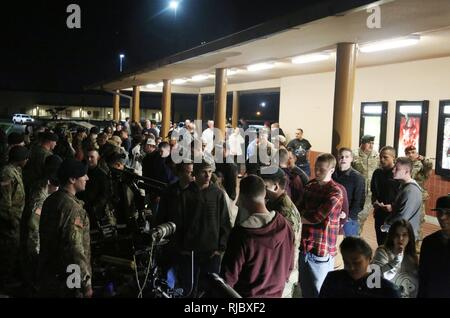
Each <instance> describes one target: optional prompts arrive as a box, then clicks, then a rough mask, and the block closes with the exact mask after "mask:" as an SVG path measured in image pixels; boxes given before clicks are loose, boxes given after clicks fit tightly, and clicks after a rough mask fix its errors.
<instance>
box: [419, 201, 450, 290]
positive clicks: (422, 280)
mask: <svg viewBox="0 0 450 318" xmlns="http://www.w3.org/2000/svg"><path fill="white" fill-rule="evenodd" d="M433 210H435V211H437V213H436V214H437V218H438V221H439V224H440V225H441V230H440V231H437V232H435V233H433V234H431V235H429V236H427V237H426V238H425V239H424V240H423V243H422V249H421V251H420V262H419V295H418V297H419V298H450V195H447V196H443V197H440V198H439V199H437V202H436V208H435V209H433Z"/></svg>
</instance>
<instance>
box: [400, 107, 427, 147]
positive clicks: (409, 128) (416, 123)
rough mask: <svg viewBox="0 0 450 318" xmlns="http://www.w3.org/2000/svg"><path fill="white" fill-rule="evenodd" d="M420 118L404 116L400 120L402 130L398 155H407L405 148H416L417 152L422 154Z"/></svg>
mask: <svg viewBox="0 0 450 318" xmlns="http://www.w3.org/2000/svg"><path fill="white" fill-rule="evenodd" d="M420 119H421V118H420V116H410V117H406V116H402V117H401V120H400V129H399V136H398V155H399V156H403V155H404V154H405V148H407V147H409V146H414V147H416V149H417V152H419V153H420V152H421V150H422V149H420V144H419V142H420Z"/></svg>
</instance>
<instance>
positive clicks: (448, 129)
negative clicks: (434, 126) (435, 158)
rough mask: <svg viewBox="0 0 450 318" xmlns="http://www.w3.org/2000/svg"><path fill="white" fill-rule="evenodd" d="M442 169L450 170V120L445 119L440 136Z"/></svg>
mask: <svg viewBox="0 0 450 318" xmlns="http://www.w3.org/2000/svg"><path fill="white" fill-rule="evenodd" d="M441 163H442V168H443V169H450V118H449V117H447V118H445V121H444V134H443V136H442V161H441Z"/></svg>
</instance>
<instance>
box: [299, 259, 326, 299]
mask: <svg viewBox="0 0 450 318" xmlns="http://www.w3.org/2000/svg"><path fill="white" fill-rule="evenodd" d="M298 263H299V264H298V265H299V267H298V270H299V280H300V288H301V290H302V296H303V297H304V298H317V297H318V296H319V292H320V288H321V287H322V284H323V281H324V280H325V278H326V277H327V275H328V272H331V271H332V270H333V269H334V257H333V256H331V255H327V256H316V255H314V254H313V253H304V252H300V256H299V259H298Z"/></svg>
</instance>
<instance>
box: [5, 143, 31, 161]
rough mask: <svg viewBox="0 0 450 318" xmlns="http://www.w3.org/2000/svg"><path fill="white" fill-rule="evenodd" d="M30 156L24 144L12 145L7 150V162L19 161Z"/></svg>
mask: <svg viewBox="0 0 450 318" xmlns="http://www.w3.org/2000/svg"><path fill="white" fill-rule="evenodd" d="M29 157H30V151H29V150H28V149H27V147H24V146H14V147H12V148H11V149H10V150H9V157H8V158H9V162H19V161H23V160H26V159H28V158H29Z"/></svg>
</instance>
